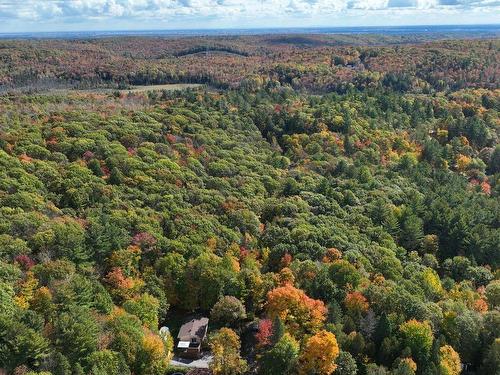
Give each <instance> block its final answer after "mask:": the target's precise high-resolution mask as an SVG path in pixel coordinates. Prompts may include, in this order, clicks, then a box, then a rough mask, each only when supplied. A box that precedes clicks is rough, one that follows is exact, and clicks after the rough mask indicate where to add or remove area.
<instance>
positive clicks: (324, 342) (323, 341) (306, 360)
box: [299, 330, 339, 375]
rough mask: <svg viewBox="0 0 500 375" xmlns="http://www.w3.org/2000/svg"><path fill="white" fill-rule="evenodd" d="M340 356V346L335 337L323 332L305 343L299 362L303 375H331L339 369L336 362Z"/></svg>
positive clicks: (300, 371)
mask: <svg viewBox="0 0 500 375" xmlns="http://www.w3.org/2000/svg"><path fill="white" fill-rule="evenodd" d="M338 355H339V346H338V344H337V339H336V338H335V335H334V334H333V333H331V332H328V331H325V330H321V331H319V332H318V333H316V334H315V335H314V336H311V337H310V338H309V339H308V340H307V341H306V343H305V346H304V349H303V350H302V354H301V356H300V360H299V363H300V365H299V373H300V374H301V375H309V374H317V375H329V374H331V373H332V372H333V371H335V369H336V368H337V365H336V364H335V360H336V359H337V357H338Z"/></svg>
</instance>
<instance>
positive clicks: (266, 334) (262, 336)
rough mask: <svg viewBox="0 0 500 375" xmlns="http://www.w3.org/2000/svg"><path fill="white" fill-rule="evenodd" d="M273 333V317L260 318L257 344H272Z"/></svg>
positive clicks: (256, 337)
mask: <svg viewBox="0 0 500 375" xmlns="http://www.w3.org/2000/svg"><path fill="white" fill-rule="evenodd" d="M272 335H273V322H272V320H271V319H261V320H259V328H258V332H257V333H256V334H255V339H256V340H257V345H258V346H260V347H263V346H267V345H269V344H271V338H272Z"/></svg>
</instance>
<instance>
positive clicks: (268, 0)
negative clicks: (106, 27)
mask: <svg viewBox="0 0 500 375" xmlns="http://www.w3.org/2000/svg"><path fill="white" fill-rule="evenodd" d="M478 9H482V10H484V11H489V12H493V14H496V15H497V17H496V18H497V20H498V22H500V17H498V15H500V1H499V0H24V1H21V0H0V23H1V22H2V20H4V21H6V22H13V21H15V20H19V21H25V22H39V23H43V24H51V23H52V24H58V25H61V24H65V23H82V24H88V23H89V22H92V20H101V21H102V22H106V20H108V21H109V22H118V21H120V22H122V23H124V22H128V23H134V22H135V23H137V24H139V23H140V24H144V25H146V24H148V22H150V21H151V22H163V23H164V22H167V21H170V22H175V23H176V24H179V23H180V22H182V20H183V19H186V20H191V23H193V22H192V21H193V20H195V19H197V20H200V21H203V20H207V19H211V20H217V19H221V20H232V22H233V24H235V25H237V23H238V20H239V19H245V20H247V21H248V20H251V19H252V18H253V19H255V24H256V25H257V26H262V25H263V24H265V23H266V21H267V26H275V23H278V24H277V25H282V23H284V22H285V21H283V22H281V20H285V19H289V18H293V19H295V20H297V19H299V20H300V19H301V18H303V19H308V20H309V21H310V23H311V22H313V21H314V20H315V19H318V20H319V19H321V20H322V22H323V23H325V22H326V20H328V17H330V19H332V20H333V19H335V20H338V19H341V17H342V15H346V17H347V16H349V17H353V15H358V16H359V17H360V19H366V18H367V17H369V16H370V14H371V15H372V17H373V19H374V20H376V21H377V22H374V23H375V24H377V23H378V24H379V23H380V19H379V17H380V16H381V14H383V13H380V12H386V13H385V14H387V15H391V16H392V15H394V12H402V14H405V15H406V17H407V18H408V19H409V20H411V16H409V14H413V15H420V16H425V11H426V10H433V11H435V13H436V14H437V15H438V14H439V12H442V13H443V14H446V13H447V12H449V11H452V10H456V11H458V12H460V11H464V12H465V11H477V10H478ZM408 11H410V13H408ZM353 12H354V13H353ZM356 12H357V13H356ZM411 12H413V13H411ZM490 18H491V17H490ZM311 20H312V21H311ZM214 22H215V21H214ZM410 23H411V22H410ZM197 26H198V24H196V23H195V24H194V25H193V27H197ZM222 27H223V26H222ZM0 28H2V27H1V26H0ZM144 28H148V27H147V26H145V27H144Z"/></svg>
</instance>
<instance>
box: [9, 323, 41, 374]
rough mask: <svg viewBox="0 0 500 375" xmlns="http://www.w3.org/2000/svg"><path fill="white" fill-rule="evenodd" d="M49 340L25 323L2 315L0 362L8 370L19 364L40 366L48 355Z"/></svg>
mask: <svg viewBox="0 0 500 375" xmlns="http://www.w3.org/2000/svg"><path fill="white" fill-rule="evenodd" d="M48 347H49V342H48V341H47V340H46V339H45V338H44V337H43V336H42V335H41V334H39V333H38V332H36V331H35V330H33V329H31V328H28V327H27V326H26V325H24V324H23V323H21V322H19V321H17V320H12V319H10V318H6V317H0V364H1V365H2V367H4V368H5V369H7V371H9V372H10V371H12V370H13V369H14V368H16V367H17V366H19V365H23V364H25V365H28V366H30V367H34V368H38V366H40V364H41V362H42V360H43V359H44V358H45V357H46V356H47V355H48Z"/></svg>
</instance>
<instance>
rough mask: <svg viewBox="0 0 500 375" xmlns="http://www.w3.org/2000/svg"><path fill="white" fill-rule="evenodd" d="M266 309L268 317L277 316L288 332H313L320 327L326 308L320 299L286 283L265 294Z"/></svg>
mask: <svg viewBox="0 0 500 375" xmlns="http://www.w3.org/2000/svg"><path fill="white" fill-rule="evenodd" d="M266 311H267V313H268V315H269V317H270V318H274V317H276V316H279V317H280V318H281V320H282V321H283V322H284V323H285V325H286V326H288V327H289V329H290V332H292V333H293V334H294V335H298V334H299V332H315V331H317V330H318V329H320V328H321V325H322V324H323V321H324V320H325V317H326V312H327V309H326V307H325V304H324V303H323V302H322V301H320V300H315V299H312V298H310V297H308V296H307V295H306V294H305V293H304V291H303V290H301V289H298V288H296V287H294V286H293V285H290V284H287V285H285V286H281V287H278V288H276V289H273V290H271V291H270V292H269V293H268V294H267V305H266Z"/></svg>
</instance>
